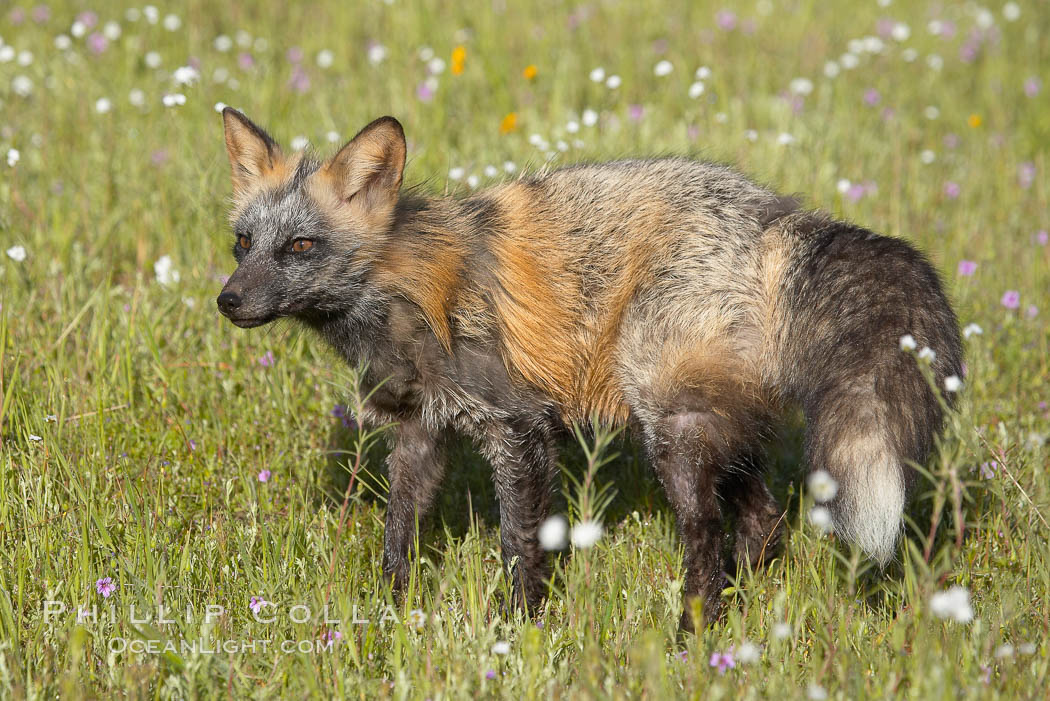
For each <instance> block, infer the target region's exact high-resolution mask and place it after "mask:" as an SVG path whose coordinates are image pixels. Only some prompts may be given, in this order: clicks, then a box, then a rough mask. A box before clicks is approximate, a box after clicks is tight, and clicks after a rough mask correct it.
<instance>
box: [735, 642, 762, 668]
mask: <svg viewBox="0 0 1050 701" xmlns="http://www.w3.org/2000/svg"><path fill="white" fill-rule="evenodd" d="M760 657H762V646H760V645H756V644H754V643H753V642H751V641H749V640H745V641H744V642H742V643H740V646H739V647H737V649H736V659H737V661H738V662H740V664H751V663H752V662H758V660H759V658H760Z"/></svg>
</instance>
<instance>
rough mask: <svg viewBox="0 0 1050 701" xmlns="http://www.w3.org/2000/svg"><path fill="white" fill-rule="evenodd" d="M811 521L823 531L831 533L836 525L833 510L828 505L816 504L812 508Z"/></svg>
mask: <svg viewBox="0 0 1050 701" xmlns="http://www.w3.org/2000/svg"><path fill="white" fill-rule="evenodd" d="M809 522H810V523H812V524H813V525H814V526H816V528H817V530H818V531H820V532H821V533H831V531H832V530H834V527H835V526H834V521H833V519H832V518H831V511H830V510H829V509H828V508H827V507H826V506H814V507H813V508H812V509H810V510H809Z"/></svg>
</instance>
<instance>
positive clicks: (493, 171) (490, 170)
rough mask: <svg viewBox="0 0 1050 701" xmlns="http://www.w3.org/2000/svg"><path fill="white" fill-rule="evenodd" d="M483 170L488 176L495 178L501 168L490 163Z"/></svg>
mask: <svg viewBox="0 0 1050 701" xmlns="http://www.w3.org/2000/svg"><path fill="white" fill-rule="evenodd" d="M482 172H483V173H484V174H485V177H486V178H494V177H496V176H497V175H499V168H497V167H496V166H494V165H492V164H491V163H490V164H489V165H487V166H485V169H484V170H483V171H482Z"/></svg>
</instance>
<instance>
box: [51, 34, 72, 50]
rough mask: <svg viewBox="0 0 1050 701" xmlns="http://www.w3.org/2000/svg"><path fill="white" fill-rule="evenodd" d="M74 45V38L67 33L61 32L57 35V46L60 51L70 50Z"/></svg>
mask: <svg viewBox="0 0 1050 701" xmlns="http://www.w3.org/2000/svg"><path fill="white" fill-rule="evenodd" d="M72 46H73V40H72V39H70V38H69V37H68V36H67V35H65V34H59V35H58V36H57V37H55V48H56V49H58V50H59V51H69V49H70V48H71V47H72Z"/></svg>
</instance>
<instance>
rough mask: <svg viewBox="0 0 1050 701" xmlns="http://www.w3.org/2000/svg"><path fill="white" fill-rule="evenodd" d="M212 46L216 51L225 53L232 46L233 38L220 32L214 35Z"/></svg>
mask: <svg viewBox="0 0 1050 701" xmlns="http://www.w3.org/2000/svg"><path fill="white" fill-rule="evenodd" d="M212 46H214V47H215V50H216V51H220V52H222V53H226V52H227V51H229V50H230V49H232V48H233V39H231V38H230V37H228V36H226V35H225V34H220V35H219V36H217V37H215V41H213V42H212Z"/></svg>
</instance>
